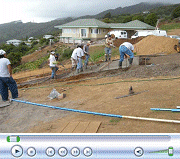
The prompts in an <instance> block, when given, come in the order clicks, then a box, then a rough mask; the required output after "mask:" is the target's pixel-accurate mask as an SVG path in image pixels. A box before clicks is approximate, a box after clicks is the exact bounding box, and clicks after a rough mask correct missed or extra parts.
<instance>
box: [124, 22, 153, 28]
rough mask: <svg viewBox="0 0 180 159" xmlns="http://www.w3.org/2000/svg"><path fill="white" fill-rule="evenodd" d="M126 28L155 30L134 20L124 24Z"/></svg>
mask: <svg viewBox="0 0 180 159" xmlns="http://www.w3.org/2000/svg"><path fill="white" fill-rule="evenodd" d="M126 27H127V28H137V29H155V27H153V26H151V25H148V24H146V23H144V22H141V21H139V20H134V21H131V22H128V23H126Z"/></svg>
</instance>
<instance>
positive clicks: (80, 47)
mask: <svg viewBox="0 0 180 159" xmlns="http://www.w3.org/2000/svg"><path fill="white" fill-rule="evenodd" d="M73 52H74V53H76V54H77V68H76V71H77V73H79V72H82V71H83V64H82V59H83V58H84V52H83V45H82V44H78V45H77V48H76V49H75V50H74V51H73Z"/></svg>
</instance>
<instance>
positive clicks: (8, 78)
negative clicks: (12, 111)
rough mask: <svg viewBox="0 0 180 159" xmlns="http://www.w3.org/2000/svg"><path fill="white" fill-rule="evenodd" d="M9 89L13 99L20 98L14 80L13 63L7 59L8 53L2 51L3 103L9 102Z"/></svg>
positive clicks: (0, 85) (0, 54) (1, 81)
mask: <svg viewBox="0 0 180 159" xmlns="http://www.w3.org/2000/svg"><path fill="white" fill-rule="evenodd" d="M8 88H9V90H10V91H11V95H12V98H13V99H14V98H18V89H17V84H16V82H15V80H14V79H13V78H12V69H11V63H10V61H9V60H8V59H7V55H6V52H5V51H4V50H2V49H1V50H0V94H1V97H2V101H3V102H9V101H8V96H9V94H8Z"/></svg>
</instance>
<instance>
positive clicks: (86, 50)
mask: <svg viewBox="0 0 180 159" xmlns="http://www.w3.org/2000/svg"><path fill="white" fill-rule="evenodd" d="M89 45H91V42H90V41H88V42H87V44H86V45H84V46H83V51H84V54H85V60H84V65H85V68H86V69H87V65H88V60H89V57H90V55H89Z"/></svg>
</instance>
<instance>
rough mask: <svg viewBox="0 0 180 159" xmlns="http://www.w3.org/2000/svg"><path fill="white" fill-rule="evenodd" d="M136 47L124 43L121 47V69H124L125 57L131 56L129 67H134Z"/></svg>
mask: <svg viewBox="0 0 180 159" xmlns="http://www.w3.org/2000/svg"><path fill="white" fill-rule="evenodd" d="M133 50H134V46H133V45H132V44H131V43H129V42H124V43H123V44H121V45H120V47H119V52H120V60H119V68H122V62H123V61H124V56H126V54H127V55H129V57H130V59H129V66H131V65H132V62H133V58H134V53H133Z"/></svg>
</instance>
